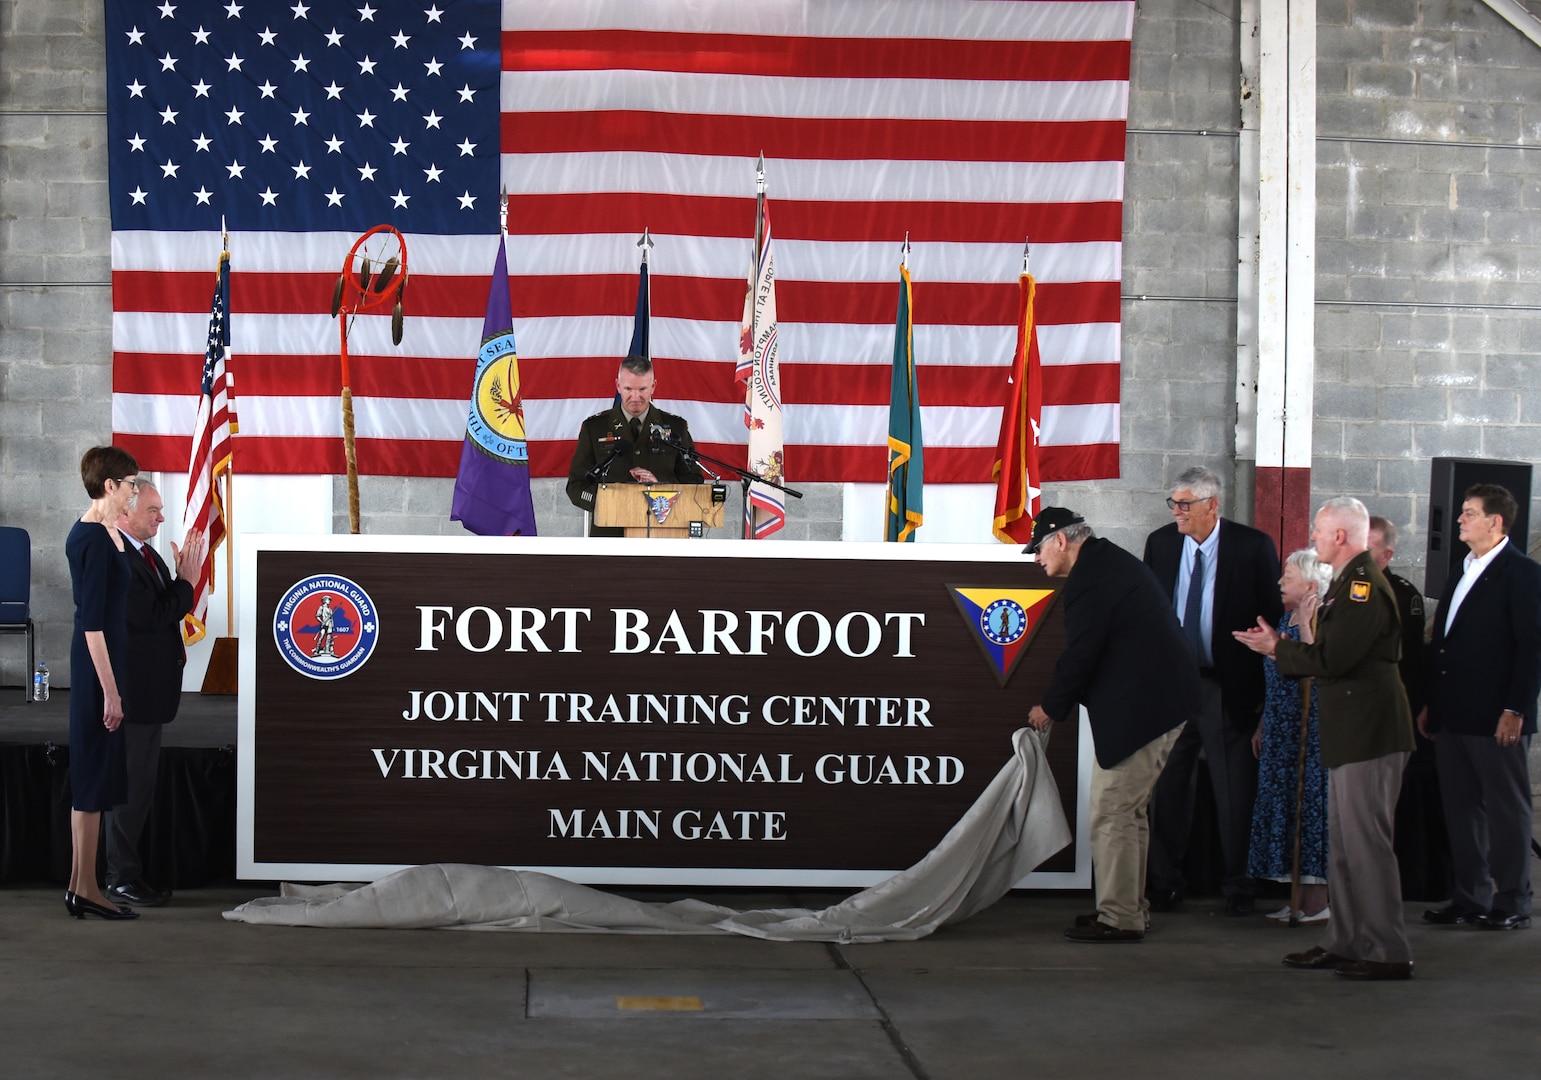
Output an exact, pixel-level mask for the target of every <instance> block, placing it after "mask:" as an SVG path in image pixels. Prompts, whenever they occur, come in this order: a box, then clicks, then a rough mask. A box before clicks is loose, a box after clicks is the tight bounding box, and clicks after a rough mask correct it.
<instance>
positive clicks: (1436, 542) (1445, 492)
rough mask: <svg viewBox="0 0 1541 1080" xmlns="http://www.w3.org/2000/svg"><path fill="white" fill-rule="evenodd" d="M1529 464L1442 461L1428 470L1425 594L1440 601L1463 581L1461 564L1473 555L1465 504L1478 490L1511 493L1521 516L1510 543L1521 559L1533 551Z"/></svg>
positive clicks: (1513, 527) (1510, 532)
mask: <svg viewBox="0 0 1541 1080" xmlns="http://www.w3.org/2000/svg"><path fill="white" fill-rule="evenodd" d="M1530 468H1531V467H1530V464H1529V463H1528V462H1524V461H1485V460H1483V459H1482V458H1454V457H1437V458H1434V459H1433V461H1432V462H1431V468H1430V470H1429V529H1428V537H1429V546H1428V551H1427V552H1426V561H1425V563H1424V577H1423V592H1424V595H1425V596H1432V597H1434V598H1435V599H1436V600H1437V599H1438V598H1439V597H1441V596H1443V595H1444V594H1445V586H1446V585H1447V584H1449V583H1450V582H1452V581H1456V580H1459V578H1460V576H1461V573H1462V568H1461V561H1462V560H1463V559H1465V558H1466V553H1467V551H1469V550H1470V549H1469V548H1467V546H1466V545H1465V544H1463V543H1461V541H1460V539H1459V537H1460V535H1461V529H1460V525H1459V523H1458V522H1457V521H1456V518H1458V517H1460V516H1461V503H1462V502H1464V501H1465V498H1466V489H1467V488H1469V487H1471V486H1472V485H1473V484H1498V485H1500V486H1502V487H1505V488H1508V489H1509V494H1510V495H1513V496H1514V501H1515V502H1516V503H1518V504H1519V513H1518V514H1516V515H1515V518H1514V524H1513V525H1512V526H1510V528H1509V542H1510V543H1511V544H1515V545H1517V546H1518V547H1519V549H1520V552H1521V554H1524V553H1525V552H1528V551H1529V550H1530V541H1529V538H1530Z"/></svg>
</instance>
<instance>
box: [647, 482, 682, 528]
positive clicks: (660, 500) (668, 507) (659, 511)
mask: <svg viewBox="0 0 1541 1080" xmlns="http://www.w3.org/2000/svg"><path fill="white" fill-rule="evenodd" d="M646 497H647V508H648V512H649V513H651V514H652V515H653V520H654V521H656V522H658V524H660V525H662V524H663V523H664V522H666V521H668V520H669V515H670V514H672V513H674V504H675V503H676V502H677V501H679V497H680V493H679V492H678V491H658V490H657V489H653V490H650V491H648V492H647V495H646Z"/></svg>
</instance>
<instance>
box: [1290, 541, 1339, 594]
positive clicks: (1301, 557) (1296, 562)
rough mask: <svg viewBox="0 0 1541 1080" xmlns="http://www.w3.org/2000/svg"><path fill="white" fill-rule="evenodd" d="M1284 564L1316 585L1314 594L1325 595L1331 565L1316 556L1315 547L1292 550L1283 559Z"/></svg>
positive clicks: (1328, 583) (1330, 577) (1329, 580)
mask: <svg viewBox="0 0 1541 1080" xmlns="http://www.w3.org/2000/svg"><path fill="white" fill-rule="evenodd" d="M1284 565H1285V566H1293V567H1294V568H1295V572H1296V573H1297V574H1299V575H1300V576H1301V577H1302V578H1304V579H1305V580H1306V581H1309V582H1311V584H1313V585H1315V586H1316V595H1317V596H1318V597H1325V596H1326V595H1327V587H1328V586H1329V585H1331V584H1332V567H1331V566H1328V565H1327V564H1326V563H1324V562H1322V561H1321V560H1320V559H1318V558H1317V557H1316V549H1315V548H1301V549H1300V550H1299V551H1292V552H1290V553H1289V556H1288V557H1287V558H1286V559H1285V560H1284Z"/></svg>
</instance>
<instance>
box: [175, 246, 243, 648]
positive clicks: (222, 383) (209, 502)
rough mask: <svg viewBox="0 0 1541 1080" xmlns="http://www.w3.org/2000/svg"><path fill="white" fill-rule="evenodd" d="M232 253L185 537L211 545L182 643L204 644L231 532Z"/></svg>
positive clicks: (219, 283)
mask: <svg viewBox="0 0 1541 1080" xmlns="http://www.w3.org/2000/svg"><path fill="white" fill-rule="evenodd" d="M229 309H230V253H229V252H228V251H226V252H222V253H221V254H220V256H219V271H218V273H217V275H216V280H215V284H214V299H213V301H212V302H211V303H210V305H209V339H208V346H207V347H206V348H205V349H204V353H203V385H202V386H201V387H200V389H199V396H198V420H197V423H196V425H195V426H194V428H193V453H192V458H191V459H190V460H189V461H188V463H187V509H186V510H185V511H184V512H183V514H182V535H183V536H184V537H185V536H187V535H188V534H189V533H190V532H191V531H192V530H194V529H197V530H199V531H201V532H203V533H204V534H205V535H206V536H207V537H208V538H209V543H208V547H207V549H206V550H205V551H204V555H203V565H202V566H200V567H199V568H198V580H197V581H196V582H194V583H193V597H194V600H193V610H192V611H190V612H189V613H188V614H186V615H184V616H183V617H182V640H183V641H184V642H185V643H186V644H188V645H191V644H193V642H195V641H201V640H203V636H204V634H205V633H206V632H207V630H206V624H207V622H208V616H209V592H210V591H211V590H212V589H213V588H214V552H215V551H216V550H217V549H218V547H219V545H220V543H221V542H223V541H224V539H225V535H226V532H227V531H228V530H227V528H226V522H225V512H226V510H225V500H224V499H222V498H221V497H220V490H219V479H220V476H221V475H223V474H226V473H229V472H230V464H231V459H230V436H231V435H232V434H233V433H234V432H235V430H236V415H235V391H234V388H233V387H232V386H231V381H230V321H229V319H228V318H227V313H228V311H229Z"/></svg>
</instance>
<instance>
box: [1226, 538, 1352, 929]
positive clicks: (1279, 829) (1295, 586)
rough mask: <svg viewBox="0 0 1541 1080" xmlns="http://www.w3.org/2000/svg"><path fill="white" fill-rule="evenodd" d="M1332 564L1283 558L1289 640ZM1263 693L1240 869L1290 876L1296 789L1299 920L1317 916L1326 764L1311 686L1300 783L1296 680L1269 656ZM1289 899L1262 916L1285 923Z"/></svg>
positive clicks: (1322, 912)
mask: <svg viewBox="0 0 1541 1080" xmlns="http://www.w3.org/2000/svg"><path fill="white" fill-rule="evenodd" d="M1331 582H1332V567H1330V566H1328V565H1327V564H1325V563H1322V562H1318V561H1317V558H1316V552H1315V551H1312V550H1310V549H1309V548H1307V549H1305V550H1302V551H1297V552H1294V553H1293V554H1291V555H1290V557H1289V558H1287V559H1285V560H1284V576H1283V577H1281V578H1280V579H1279V596H1280V598H1281V599H1282V600H1283V601H1284V617H1283V618H1282V619H1280V620H1279V626H1278V631H1279V634H1280V636H1282V637H1287V638H1289V639H1291V640H1293V641H1304V642H1307V643H1309V642H1310V641H1311V640H1312V636H1313V635H1312V627H1313V625H1314V624H1313V620H1314V617H1315V615H1316V610H1317V606H1318V604H1319V603H1320V602H1321V598H1322V596H1323V594H1325V593H1326V591H1327V586H1328V585H1329V584H1331ZM1263 677H1264V683H1265V686H1266V688H1267V693H1266V696H1265V698H1264V704H1263V718H1262V720H1261V721H1260V722H1259V723H1258V725H1257V732H1256V733H1255V734H1254V735H1253V736H1252V752H1253V753H1254V754H1256V755H1257V758H1258V769H1257V798H1256V800H1255V802H1254V803H1253V809H1252V843H1251V848H1250V850H1249V852H1248V856H1247V873H1248V875H1249V876H1251V877H1253V878H1258V879H1265V880H1271V881H1280V882H1286V883H1288V882H1291V881H1293V879H1294V873H1295V811H1296V798H1297V792H1298V796H1299V810H1300V908H1299V910H1298V911H1296V912H1294V915H1295V917H1296V918H1297V919H1299V920H1300V921H1301V922H1303V923H1325V922H1326V921H1327V920H1328V919H1329V918H1330V917H1331V911H1330V909H1329V908H1328V906H1327V770H1326V769H1324V768H1323V767H1322V753H1321V743H1320V735H1319V728H1318V725H1317V714H1316V687H1315V686H1314V685H1313V686H1312V687H1311V703H1310V707H1309V711H1308V712H1307V714H1306V753H1305V774H1304V785H1303V786H1301V773H1300V769H1301V757H1300V728H1301V725H1300V705H1301V700H1300V699H1301V682H1300V680H1299V679H1291V678H1288V677H1286V676H1284V675H1280V674H1279V669H1278V668H1277V667H1275V666H1274V662H1273V657H1268V658H1267V659H1266V660H1264V661H1263ZM1290 915H1291V911H1290V905H1288V904H1285V905H1284V907H1283V908H1282V909H1281V910H1279V911H1275V912H1273V913H1272V914H1270V915H1269V916H1268V918H1270V919H1272V920H1274V921H1275V922H1288V921H1289V919H1290Z"/></svg>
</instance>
